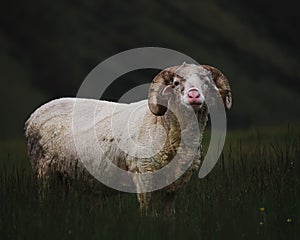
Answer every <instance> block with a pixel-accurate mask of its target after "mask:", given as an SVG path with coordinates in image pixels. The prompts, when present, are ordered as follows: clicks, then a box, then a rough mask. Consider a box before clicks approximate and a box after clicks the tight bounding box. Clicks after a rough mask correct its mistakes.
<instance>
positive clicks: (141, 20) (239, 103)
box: [0, 0, 300, 140]
mask: <svg viewBox="0 0 300 240" xmlns="http://www.w3.org/2000/svg"><path fill="white" fill-rule="evenodd" d="M299 6H300V2H299V1H296V0H286V1H284V2H276V1H275V2H274V1H271V0H263V1H261V0H260V1H258V0H252V1H238V0H222V1H217V0H202V1H199V0H198V1H196V0H188V1H179V0H164V1H158V0H151V1H149V0H126V1H124V0H110V1H108V0H106V1H104V0H97V1H96V0H89V1H85V0H73V1H66V0H60V1H51V0H30V1H21V0H10V1H5V2H3V3H2V4H1V8H0V63H1V64H0V66H1V68H0V69H1V87H0V95H1V101H0V107H1V118H0V139H1V140H6V139H13V138H22V136H23V126H24V122H25V121H26V119H27V118H28V117H29V115H30V114H31V113H32V112H33V111H34V110H35V109H36V108H37V107H39V106H40V105H42V104H43V103H45V102H47V101H49V100H52V99H55V98H58V97H66V96H75V95H76V93H77V90H78V88H79V87H80V84H81V83H82V81H83V80H84V78H85V77H86V76H87V74H88V73H89V72H90V71H91V70H92V69H93V68H94V67H95V66H97V65H98V64H99V63H100V62H101V61H103V60H105V59H106V58H108V57H110V56H112V55H114V54H117V53H119V52H120V51H124V50H128V49H131V48H137V47H165V48H171V49H174V50H177V51H179V52H182V53H184V54H187V55H189V56H190V57H192V58H194V59H195V60H196V61H198V62H199V63H203V64H209V65H213V66H216V67H217V68H219V69H220V70H221V71H222V72H223V73H224V74H225V75H226V76H227V77H228V79H229V81H230V83H231V86H232V91H233V109H232V111H230V113H229V114H228V117H229V122H228V124H229V127H230V128H232V129H248V128H256V127H264V126H275V127H276V126H287V125H288V124H292V125H297V124H299V122H300V108H299V105H300V98H299V81H300V61H299V60H300V50H299V40H300V38H299V34H298V29H299V22H298V17H297V15H298V13H299ZM157 72H158V70H143V71H141V70H139V71H136V72H133V73H130V74H127V75H125V76H123V77H122V78H121V79H119V80H118V81H117V82H116V83H115V84H113V85H112V86H111V87H110V88H109V89H108V90H107V91H106V93H105V96H103V98H106V99H109V100H118V99H119V98H120V96H121V95H122V94H123V93H124V92H126V91H128V90H129V89H130V88H131V87H134V86H136V85H138V84H141V83H146V82H150V81H151V80H152V78H153V76H155V74H156V73H157Z"/></svg>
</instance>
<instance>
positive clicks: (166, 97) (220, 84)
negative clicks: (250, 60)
mask: <svg viewBox="0 0 300 240" xmlns="http://www.w3.org/2000/svg"><path fill="white" fill-rule="evenodd" d="M208 89H215V90H217V91H219V93H220V95H221V97H222V99H223V102H224V106H225V109H227V110H228V109H230V108H231V105H232V98H231V89H230V86H229V82H228V80H227V78H226V77H225V76H224V75H223V74H222V73H221V71H220V70H218V69H216V68H214V67H211V66H207V65H200V66H197V65H194V64H186V63H184V64H182V65H181V66H174V67H170V68H167V69H165V70H163V71H161V72H160V73H159V74H158V75H157V76H156V77H155V78H154V79H153V81H152V83H151V87H150V89H149V94H148V106H149V109H150V111H151V112H152V113H153V114H154V115H157V116H161V115H164V114H165V112H166V111H167V109H168V104H169V101H170V99H174V100H175V101H176V104H181V105H184V106H187V107H192V108H193V109H194V110H195V111H198V110H199V109H201V108H202V107H203V106H204V105H205V102H206V98H207V97H208V96H207V93H208Z"/></svg>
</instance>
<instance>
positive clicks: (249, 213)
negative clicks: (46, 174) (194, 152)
mask: <svg viewBox="0 0 300 240" xmlns="http://www.w3.org/2000/svg"><path fill="white" fill-rule="evenodd" d="M5 144H6V145H8V147H2V148H1V156H0V157H1V158H0V159H1V161H0V239H226V238H228V239H297V237H299V234H300V232H299V228H298V226H299V217H300V207H299V205H300V181H299V180H300V138H299V130H298V129H290V128H289V129H261V130H253V131H240V132H237V131H235V132H229V133H228V136H227V142H226V145H225V148H224V151H223V154H222V156H221V158H220V160H219V162H218V163H217V165H216V167H215V168H214V169H213V171H212V172H211V173H210V174H209V175H208V176H207V177H206V178H204V179H201V180H200V179H198V178H197V176H196V175H197V174H196V175H195V176H194V177H193V179H192V180H191V182H190V183H189V184H188V185H187V186H186V187H185V188H184V189H183V190H182V191H180V192H179V193H178V195H177V199H176V207H177V212H176V218H175V219H167V218H165V217H164V216H162V215H158V216H152V215H150V216H141V215H140V214H139V211H138V203H137V201H136V197H135V195H133V194H116V195H113V196H111V197H108V198H100V197H99V198H97V197H95V196H90V195H88V194H83V193H81V192H79V191H78V190H77V189H71V191H70V192H69V193H68V194H64V193H63V191H62V189H61V188H59V186H57V188H55V189H52V190H51V191H49V192H48V194H47V196H46V197H45V199H44V200H43V201H40V199H39V195H38V191H37V187H36V182H35V179H34V176H33V175H32V171H31V168H30V164H29V160H28V158H27V157H26V156H25V155H24V150H25V149H24V147H23V146H20V147H18V146H17V147H16V146H13V147H9V146H10V144H7V143H5ZM2 146H4V144H2ZM160 203H161V196H160V194H159V193H158V194H157V195H155V196H154V197H153V205H154V206H159V205H160Z"/></svg>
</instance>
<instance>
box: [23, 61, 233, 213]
mask: <svg viewBox="0 0 300 240" xmlns="http://www.w3.org/2000/svg"><path fill="white" fill-rule="evenodd" d="M208 89H215V90H216V91H218V92H219V93H220V96H221V98H222V100H223V102H224V106H225V109H230V108H231V104H232V97H231V89H230V86H229V82H228V80H227V78H226V77H225V76H224V75H223V74H222V72H221V71H220V70H218V69H217V68H215V67H212V66H208V65H194V64H186V63H183V64H182V65H180V66H172V67H169V68H166V69H164V70H162V71H161V72H160V73H159V74H158V75H157V76H156V77H155V78H154V79H153V81H152V83H151V85H150V88H149V92H148V100H143V101H139V102H135V103H131V104H123V103H114V102H108V101H100V100H95V99H84V98H60V99H56V100H53V101H50V102H48V103H46V104H44V105H42V106H41V107H40V108H38V109H37V110H36V111H35V112H34V113H33V114H32V115H31V116H30V118H29V119H28V120H27V121H26V123H25V137H26V140H27V148H28V156H29V158H30V159H31V164H32V167H33V171H34V173H35V174H36V176H37V179H38V182H39V183H40V185H49V184H50V185H51V183H50V179H51V178H53V177H54V178H56V177H57V176H59V177H60V178H61V179H63V181H64V182H65V183H67V184H68V185H70V184H72V182H74V181H75V180H76V179H80V181H81V182H84V183H85V184H86V185H87V186H88V187H89V188H90V189H89V191H91V192H95V193H98V192H99V191H101V189H102V188H100V187H99V186H100V185H101V184H100V183H99V181H97V180H96V179H95V178H94V177H93V176H92V175H91V174H90V172H89V171H87V169H86V166H85V164H83V161H81V159H80V157H79V154H78V152H77V150H76V146H75V145H76V144H75V140H74V136H73V134H74V133H73V130H74V129H73V128H72V127H73V125H72V124H73V123H72V117H73V115H72V114H73V111H74V106H75V104H77V105H80V106H81V107H82V108H81V109H82V110H81V111H82V115H85V114H86V112H84V111H85V109H89V108H90V107H91V106H92V108H93V107H94V106H95V109H96V110H95V115H94V116H95V119H94V120H92V119H90V121H89V122H86V123H85V125H84V127H83V128H82V129H79V134H83V133H84V132H85V131H95V134H96V137H97V141H98V142H97V143H95V142H90V141H91V140H90V139H82V142H83V143H84V144H85V145H86V146H87V149H86V151H85V153H84V154H85V157H87V158H89V159H91V160H95V158H97V156H100V158H103V153H105V156H106V157H107V158H108V159H109V160H110V161H111V162H113V163H114V164H115V165H116V166H118V167H119V168H120V169H122V170H124V171H127V172H131V173H152V172H155V171H157V170H159V169H161V168H163V167H164V166H166V165H167V164H168V163H170V162H171V161H172V159H173V158H174V156H175V155H176V154H177V153H178V152H180V151H181V150H180V144H181V142H182V139H181V138H182V135H181V134H182V132H183V131H185V133H187V134H190V135H191V136H194V135H193V131H194V128H193V127H192V126H189V124H186V125H184V124H180V121H181V122H183V123H184V122H188V121H186V120H187V118H190V117H191V115H189V114H190V113H192V114H193V116H194V117H195V118H196V120H197V121H196V122H197V127H198V129H199V134H198V136H196V138H195V137H194V139H193V141H194V140H195V142H196V143H197V144H198V148H197V151H196V153H193V154H194V155H193V161H192V163H191V164H190V165H189V166H188V167H187V170H186V171H185V172H184V173H183V174H182V175H181V176H180V177H179V178H178V179H177V180H176V181H174V182H172V183H171V184H169V185H168V186H166V187H164V188H163V191H164V192H165V193H166V199H165V207H164V209H165V211H166V213H171V212H174V211H175V202H174V197H175V193H176V192H177V191H178V190H179V189H180V188H182V187H183V186H184V185H185V184H186V183H187V182H188V181H189V180H190V178H191V176H192V174H193V173H194V172H195V171H197V170H198V169H199V167H200V164H201V159H202V150H201V149H202V145H201V144H202V137H203V132H204V129H205V126H206V122H207V119H208V114H209V111H208V105H207V100H208V98H209V96H208V95H207V94H208ZM187 116H188V117H187ZM182 119H184V121H183V120H182ZM128 121H129V122H130V124H132V125H133V126H134V128H133V131H132V132H131V133H128V132H127V129H125V128H124V126H125V125H126V124H127V123H128ZM113 122H114V124H113ZM83 135H84V134H83ZM188 136H189V135H188ZM132 140H133V141H134V144H130V141H132ZM136 142H138V145H135V144H136ZM94 145H97V146H98V148H94V149H96V150H90V149H89V147H88V146H94ZM187 145H188V144H187ZM97 149H98V150H99V152H98V150H97ZM141 149H142V150H141ZM157 149H158V150H157ZM187 149H188V148H187ZM95 151H96V152H95ZM100 151H101V153H100ZM153 153H154V154H153ZM188 154H189V151H186V152H184V153H183V155H181V156H188ZM184 158H185V157H184ZM98 160H99V159H97V161H98ZM100 160H101V159H100ZM95 161H96V160H95ZM182 161H183V165H184V159H182ZM180 167H182V166H179V168H180ZM120 177H122V176H120ZM133 181H134V183H135V185H136V188H137V199H138V202H139V204H140V209H141V211H142V212H147V210H148V208H149V203H150V199H151V192H149V191H147V189H146V190H145V187H147V184H148V185H149V184H151V181H149V182H148V183H147V184H146V183H141V182H139V181H138V179H137V178H135V179H133ZM99 189H100V190H99ZM143 190H145V191H143Z"/></svg>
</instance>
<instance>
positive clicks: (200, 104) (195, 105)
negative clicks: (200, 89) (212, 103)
mask: <svg viewBox="0 0 300 240" xmlns="http://www.w3.org/2000/svg"><path fill="white" fill-rule="evenodd" d="M190 106H191V107H192V108H193V110H194V111H198V110H200V108H201V107H202V103H191V104H190Z"/></svg>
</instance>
